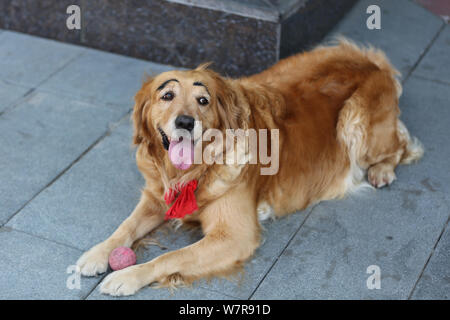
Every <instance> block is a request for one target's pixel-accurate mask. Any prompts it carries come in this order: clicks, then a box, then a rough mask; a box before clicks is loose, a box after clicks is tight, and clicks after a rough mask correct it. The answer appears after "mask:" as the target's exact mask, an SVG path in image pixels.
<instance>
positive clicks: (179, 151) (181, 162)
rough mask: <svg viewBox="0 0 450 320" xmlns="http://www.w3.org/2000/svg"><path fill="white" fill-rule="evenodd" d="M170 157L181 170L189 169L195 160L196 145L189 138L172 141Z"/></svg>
mask: <svg viewBox="0 0 450 320" xmlns="http://www.w3.org/2000/svg"><path fill="white" fill-rule="evenodd" d="M169 159H170V161H171V162H172V164H173V165H174V166H175V167H176V168H178V169H181V170H186V169H189V167H190V166H191V165H192V163H193V162H194V146H193V145H192V142H191V141H190V140H189V139H183V140H181V141H171V142H170V145H169Z"/></svg>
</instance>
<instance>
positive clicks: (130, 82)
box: [41, 49, 171, 110]
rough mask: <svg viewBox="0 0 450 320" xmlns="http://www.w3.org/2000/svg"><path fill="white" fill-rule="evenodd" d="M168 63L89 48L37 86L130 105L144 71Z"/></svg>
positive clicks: (153, 71) (162, 68)
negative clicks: (161, 63)
mask: <svg viewBox="0 0 450 320" xmlns="http://www.w3.org/2000/svg"><path fill="white" fill-rule="evenodd" d="M169 69H171V67H168V66H165V65H160V64H156V63H151V62H146V61H143V60H138V59H133V58H129V57H124V56H120V55H117V54H112V53H106V52H102V51H98V50H93V49H86V52H85V53H84V54H83V55H82V56H80V57H79V58H78V59H76V60H74V61H73V62H72V63H70V64H69V65H68V66H67V67H65V68H64V69H63V70H61V71H60V72H58V73H56V74H55V75H54V76H53V77H51V78H50V79H49V80H48V81H46V82H45V83H44V84H43V85H42V86H41V89H43V90H49V91H52V92H58V93H62V94H66V95H68V96H71V97H75V98H77V99H88V101H98V102H101V103H111V104H115V105H120V106H121V107H123V108H124V109H123V110H128V109H131V108H132V107H133V104H134V103H133V97H134V95H135V94H136V92H137V90H138V89H139V88H140V86H141V84H142V80H143V79H144V76H145V74H149V75H152V74H158V73H161V72H163V71H167V70H169Z"/></svg>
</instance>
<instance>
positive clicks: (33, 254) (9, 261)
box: [0, 227, 99, 300]
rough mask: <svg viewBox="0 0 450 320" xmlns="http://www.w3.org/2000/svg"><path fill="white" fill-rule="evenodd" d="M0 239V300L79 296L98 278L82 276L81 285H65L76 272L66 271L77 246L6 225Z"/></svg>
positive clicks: (2, 229) (77, 251)
mask: <svg viewBox="0 0 450 320" xmlns="http://www.w3.org/2000/svg"><path fill="white" fill-rule="evenodd" d="M0 242H1V244H2V246H1V247H0V256H1V257H2V258H1V259H0V270H1V276H0V287H1V288H2V290H0V299H2V300H7V299H33V300H34V299H82V298H84V297H86V296H87V295H88V294H89V292H90V291H91V290H92V288H94V287H95V286H96V285H97V283H98V281H99V279H93V278H90V279H87V278H81V280H80V289H76V288H74V289H68V287H67V281H68V278H69V277H70V276H72V278H74V277H73V276H74V275H75V274H74V273H70V272H71V271H70V270H69V273H67V270H68V267H69V266H70V263H69V261H74V259H76V258H77V257H78V256H79V254H80V251H79V250H76V249H73V248H69V247H66V246H63V245H59V244H56V243H54V242H51V241H47V240H42V239H39V238H36V237H33V236H30V235H28V234H25V233H22V232H18V231H15V230H11V229H9V228H6V227H2V228H0ZM75 277H76V275H75ZM69 282H70V279H69Z"/></svg>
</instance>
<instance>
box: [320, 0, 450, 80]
mask: <svg viewBox="0 0 450 320" xmlns="http://www.w3.org/2000/svg"><path fill="white" fill-rule="evenodd" d="M369 5H378V6H379V7H380V8H381V29H380V30H376V29H375V30H369V29H368V28H367V26H366V20H367V18H368V17H369V14H367V13H366V10H367V7H368V6H369ZM442 25H443V21H442V20H441V19H439V18H438V17H436V16H434V15H433V14H432V13H430V12H428V11H427V10H425V9H423V8H422V7H420V6H418V5H417V4H415V3H413V1H410V0H395V1H392V0H361V1H359V2H358V3H357V4H356V5H355V6H354V7H353V9H352V10H351V11H350V12H349V13H348V14H347V15H346V16H345V17H344V18H343V19H342V20H341V22H340V23H339V24H338V25H337V26H336V27H335V28H334V29H333V31H332V32H331V33H330V35H329V36H328V37H327V38H326V39H331V38H332V37H333V36H335V35H337V34H342V35H344V36H346V37H348V38H350V39H353V40H355V41H358V42H361V43H370V44H372V45H374V46H375V47H378V48H381V49H383V50H385V52H386V53H387V56H388V57H389V58H390V59H391V61H392V62H393V64H394V65H395V66H396V67H397V68H398V69H399V70H400V72H401V73H402V74H403V75H406V74H407V73H408V72H409V71H410V70H411V68H412V67H413V66H414V64H415V63H416V62H417V61H418V59H419V57H420V56H421V54H423V52H424V51H425V49H426V48H427V46H428V45H429V44H430V42H431V40H432V38H433V37H434V36H435V35H436V34H437V32H438V31H439V29H440V28H441V26H442Z"/></svg>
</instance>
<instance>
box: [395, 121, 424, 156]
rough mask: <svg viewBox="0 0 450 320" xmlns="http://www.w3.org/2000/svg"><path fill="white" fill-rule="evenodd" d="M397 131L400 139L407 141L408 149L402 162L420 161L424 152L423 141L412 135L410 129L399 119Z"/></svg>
mask: <svg viewBox="0 0 450 320" xmlns="http://www.w3.org/2000/svg"><path fill="white" fill-rule="evenodd" d="M397 132H398V135H399V137H400V139H402V140H405V141H406V149H405V152H404V153H403V155H402V158H401V160H400V163H401V164H410V163H412V162H415V161H418V160H419V159H420V158H422V156H423V154H424V148H423V145H422V143H421V142H420V141H419V139H417V138H416V137H411V136H410V134H409V132H408V129H407V128H406V126H405V125H404V123H403V122H402V121H401V120H398V121H397Z"/></svg>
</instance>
